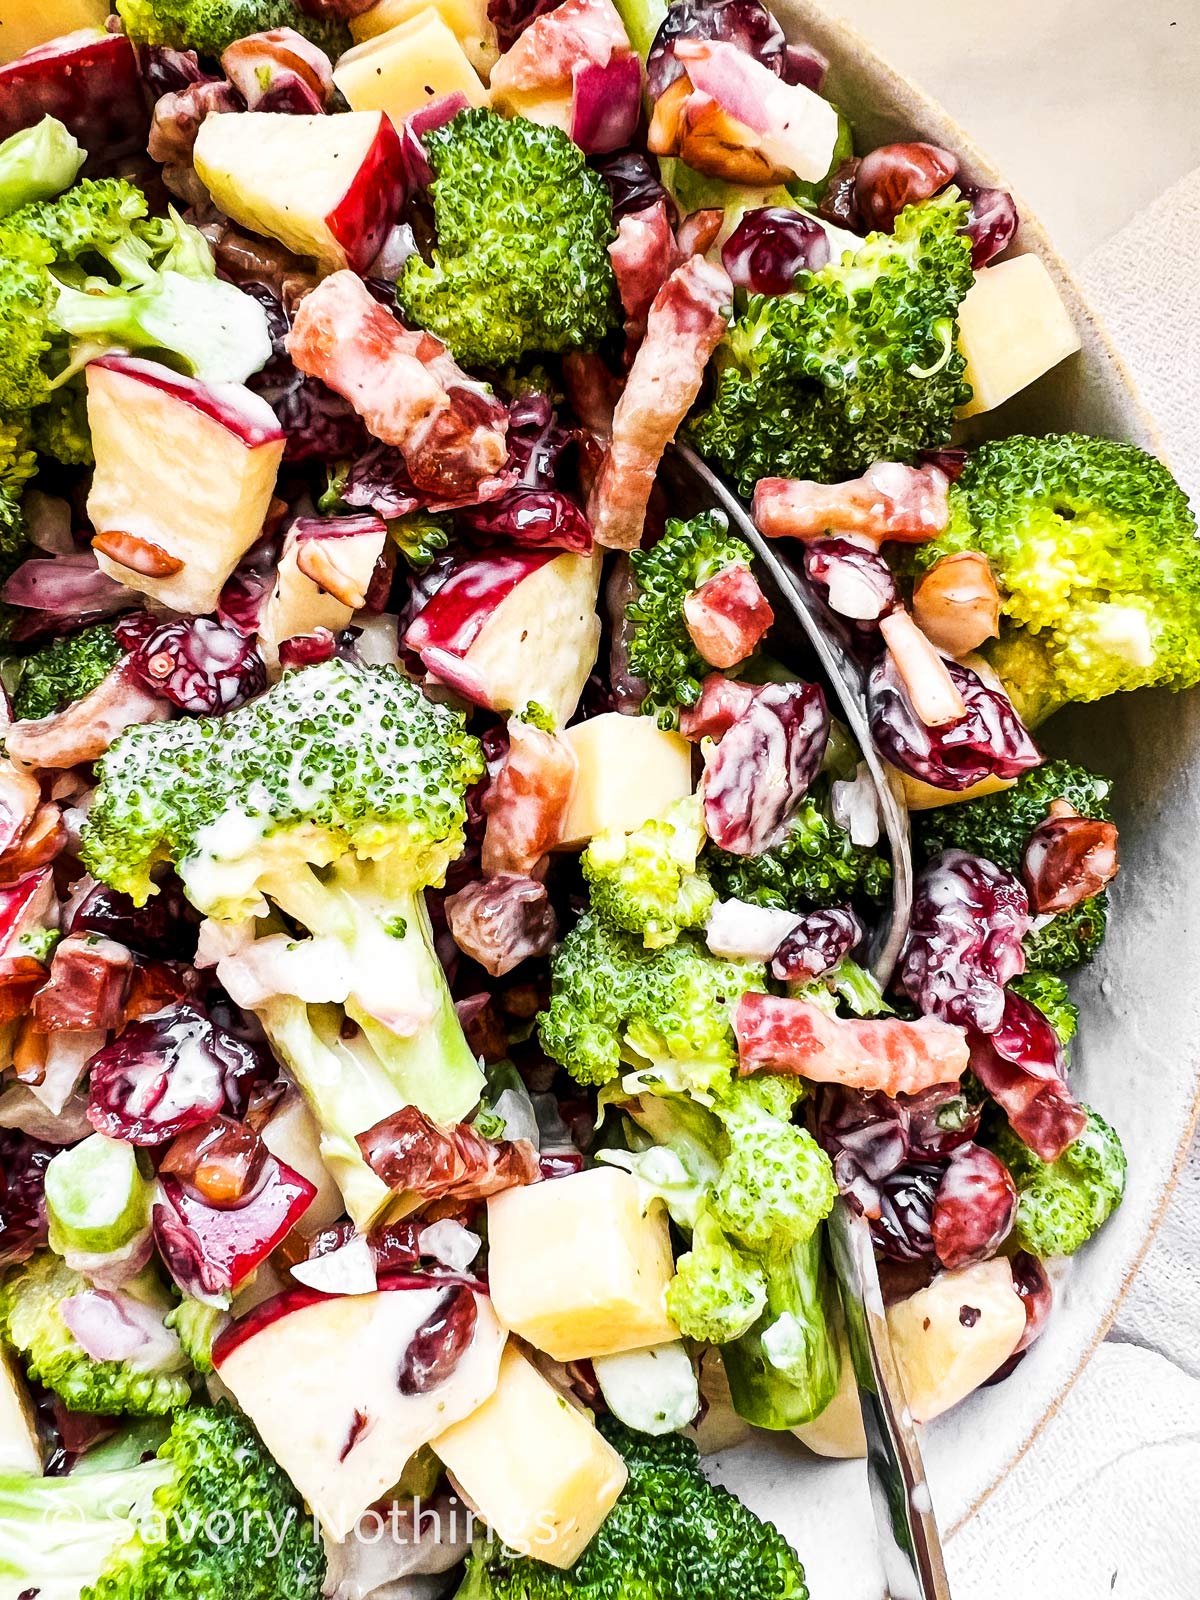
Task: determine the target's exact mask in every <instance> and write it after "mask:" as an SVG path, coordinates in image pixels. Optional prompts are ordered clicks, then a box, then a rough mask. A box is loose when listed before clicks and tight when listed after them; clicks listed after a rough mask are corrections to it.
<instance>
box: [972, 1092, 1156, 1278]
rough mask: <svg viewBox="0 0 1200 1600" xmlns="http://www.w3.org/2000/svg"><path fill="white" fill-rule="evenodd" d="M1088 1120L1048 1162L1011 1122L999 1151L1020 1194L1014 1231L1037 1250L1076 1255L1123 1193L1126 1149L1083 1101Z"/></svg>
mask: <svg viewBox="0 0 1200 1600" xmlns="http://www.w3.org/2000/svg"><path fill="white" fill-rule="evenodd" d="M1084 1110H1085V1111H1086V1112H1087V1126H1086V1127H1085V1128H1084V1130H1083V1132H1082V1133H1081V1134H1080V1135H1079V1137H1078V1138H1077V1139H1076V1140H1075V1141H1074V1143H1072V1144H1069V1145H1068V1146H1067V1148H1066V1149H1065V1150H1064V1151H1063V1153H1062V1155H1061V1156H1059V1158H1058V1160H1057V1161H1052V1162H1045V1161H1043V1160H1041V1158H1040V1157H1038V1156H1036V1155H1035V1154H1034V1153H1033V1151H1032V1150H1030V1149H1029V1147H1028V1146H1027V1145H1025V1144H1023V1143H1022V1141H1021V1140H1020V1139H1018V1138H1017V1136H1016V1134H1015V1133H1014V1132H1013V1131H1012V1129H1011V1128H1010V1127H1008V1125H1007V1124H1005V1126H1004V1127H1003V1128H1002V1129H1001V1131H1000V1133H999V1135H998V1136H997V1139H996V1154H997V1155H998V1156H999V1157H1000V1159H1001V1160H1002V1161H1003V1162H1004V1163H1005V1165H1006V1166H1007V1167H1008V1170H1009V1171H1010V1172H1011V1173H1012V1175H1013V1182H1014V1183H1015V1184H1016V1186H1017V1194H1018V1196H1019V1200H1018V1205H1017V1221H1016V1229H1015V1231H1016V1237H1017V1239H1018V1241H1019V1243H1020V1244H1021V1246H1022V1248H1023V1249H1025V1250H1028V1251H1029V1252H1030V1253H1031V1254H1032V1255H1035V1256H1070V1255H1074V1254H1075V1252H1076V1250H1078V1249H1079V1248H1080V1247H1081V1246H1082V1245H1084V1244H1086V1243H1087V1241H1088V1240H1089V1239H1090V1238H1091V1236H1092V1235H1093V1234H1094V1233H1095V1232H1096V1231H1097V1229H1098V1228H1100V1227H1102V1226H1103V1224H1104V1223H1105V1222H1107V1221H1108V1219H1109V1217H1110V1216H1111V1215H1112V1213H1113V1212H1114V1211H1115V1210H1116V1208H1117V1207H1118V1206H1119V1205H1120V1203H1121V1199H1122V1196H1123V1195H1124V1193H1125V1168H1126V1161H1125V1150H1124V1147H1123V1146H1122V1144H1121V1140H1120V1138H1119V1136H1118V1135H1117V1133H1116V1132H1115V1130H1114V1129H1112V1128H1110V1127H1109V1125H1108V1123H1107V1122H1105V1120H1104V1118H1103V1117H1102V1116H1101V1115H1100V1113H1099V1112H1098V1111H1093V1110H1092V1109H1091V1107H1090V1106H1085V1107H1084Z"/></svg>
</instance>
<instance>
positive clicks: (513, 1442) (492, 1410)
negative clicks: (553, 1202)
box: [433, 1180, 628, 1567]
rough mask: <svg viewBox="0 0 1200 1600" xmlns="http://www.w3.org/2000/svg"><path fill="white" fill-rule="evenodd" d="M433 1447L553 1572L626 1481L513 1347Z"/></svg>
mask: <svg viewBox="0 0 1200 1600" xmlns="http://www.w3.org/2000/svg"><path fill="white" fill-rule="evenodd" d="M556 1181H557V1182H562V1181H564V1180H556ZM565 1181H569V1180H565ZM545 1187H547V1188H551V1187H553V1185H551V1184H547V1185H546V1186H545ZM433 1450H434V1453H435V1454H436V1455H437V1456H438V1457H440V1459H441V1460H442V1461H443V1462H444V1463H445V1465H446V1467H447V1469H448V1470H449V1472H450V1473H451V1475H452V1476H453V1478H454V1481H455V1483H456V1484H457V1485H458V1488H459V1490H460V1491H461V1492H462V1494H463V1495H464V1497H465V1498H466V1499H467V1500H469V1501H470V1503H471V1505H472V1506H474V1508H475V1510H476V1511H477V1512H478V1513H479V1516H480V1518H481V1519H482V1520H483V1521H485V1522H486V1523H487V1524H488V1526H489V1528H490V1529H491V1530H492V1532H494V1533H496V1534H498V1535H499V1537H500V1538H501V1539H502V1540H503V1542H504V1543H505V1544H506V1545H507V1546H508V1547H509V1548H510V1549H512V1550H516V1551H519V1552H520V1553H521V1554H522V1555H531V1556H535V1557H536V1558H537V1560H539V1561H545V1562H547V1563H548V1564H549V1565H550V1566H552V1567H569V1566H571V1565H572V1564H573V1563H574V1562H575V1561H577V1560H578V1558H579V1556H580V1555H581V1553H582V1552H583V1549H584V1547H585V1545H587V1544H588V1542H589V1541H590V1540H591V1539H592V1537H593V1536H594V1535H595V1533H596V1531H597V1530H598V1529H599V1527H600V1524H601V1523H602V1522H603V1521H604V1519H605V1517H606V1516H607V1515H608V1513H609V1512H610V1511H611V1510H612V1508H613V1506H614V1505H615V1504H616V1501H617V1497H618V1496H619V1495H620V1493H621V1490H622V1489H623V1488H624V1487H625V1479H626V1477H627V1476H628V1474H627V1472H626V1469H625V1463H624V1462H623V1461H622V1460H621V1457H620V1456H619V1455H618V1454H617V1452H616V1451H615V1450H614V1449H613V1447H612V1445H610V1444H609V1442H608V1440H607V1439H604V1438H602V1437H601V1435H600V1434H599V1433H597V1431H596V1429H595V1427H594V1426H593V1424H592V1422H591V1421H590V1419H589V1418H588V1417H587V1416H586V1415H585V1414H584V1413H583V1412H582V1411H577V1410H576V1409H575V1407H574V1406H572V1405H570V1404H568V1402H567V1401H566V1400H564V1399H563V1397H562V1395H560V1394H559V1393H558V1391H557V1389H555V1388H553V1387H552V1386H551V1385H550V1384H549V1383H547V1382H546V1380H545V1378H543V1377H542V1375H541V1373H540V1372H538V1370H537V1369H536V1367H534V1366H533V1365H532V1363H531V1362H529V1361H528V1360H527V1359H526V1358H525V1357H524V1356H523V1355H522V1354H521V1353H520V1351H519V1350H516V1349H514V1348H513V1346H512V1345H511V1344H510V1345H509V1346H508V1347H507V1349H506V1350H505V1352H504V1355H503V1357H502V1358H501V1362H500V1381H499V1383H498V1384H497V1385H496V1389H495V1392H494V1393H493V1394H492V1396H491V1398H490V1399H488V1400H485V1401H484V1403H483V1404H482V1405H481V1406H480V1407H479V1409H478V1410H477V1411H473V1412H472V1413H471V1415H470V1416H469V1417H465V1418H464V1419H463V1420H462V1421H461V1422H456V1423H455V1424H454V1426H453V1427H452V1428H447V1430H446V1432H445V1433H443V1434H440V1435H439V1436H438V1437H437V1438H436V1439H434V1440H433Z"/></svg>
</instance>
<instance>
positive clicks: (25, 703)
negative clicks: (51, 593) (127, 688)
mask: <svg viewBox="0 0 1200 1600" xmlns="http://www.w3.org/2000/svg"><path fill="white" fill-rule="evenodd" d="M122 654H123V652H122V650H121V646H120V645H119V644H118V643H117V639H116V634H115V632H114V630H113V625H112V623H111V622H97V623H96V624H94V626H92V627H90V628H84V629H83V631H82V632H81V633H73V634H68V635H67V636H65V637H64V638H62V639H53V640H51V642H50V643H49V644H47V645H43V646H42V648H41V649H40V650H35V651H34V653H33V654H32V655H30V656H26V657H25V659H24V660H23V662H22V663H21V676H20V677H19V678H18V680H17V686H16V688H15V690H14V691H13V697H12V704H13V715H14V716H15V717H18V718H20V719H22V720H25V719H29V718H39V717H50V716H53V715H54V713H55V712H56V711H61V710H62V709H63V707H64V706H66V705H69V704H70V703H71V702H72V701H74V700H81V699H82V698H83V696H84V695H85V694H89V693H90V692H91V691H92V690H93V689H94V688H95V687H96V685H97V684H98V683H100V682H101V681H102V680H103V679H104V678H106V677H107V676H108V673H109V671H110V670H111V669H112V668H113V667H115V666H116V664H117V662H118V661H120V659H121V657H122Z"/></svg>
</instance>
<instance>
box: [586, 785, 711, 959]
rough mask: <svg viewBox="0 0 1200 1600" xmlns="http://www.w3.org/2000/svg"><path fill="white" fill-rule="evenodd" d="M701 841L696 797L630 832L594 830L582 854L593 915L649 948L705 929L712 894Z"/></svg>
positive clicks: (698, 803)
mask: <svg viewBox="0 0 1200 1600" xmlns="http://www.w3.org/2000/svg"><path fill="white" fill-rule="evenodd" d="M703 845H704V820H703V815H702V810H701V805H700V800H699V797H698V796H696V795H691V796H689V798H688V799H686V800H680V801H678V802H677V803H676V804H675V805H674V806H672V807H671V809H670V810H669V811H668V813H667V815H666V816H665V817H661V818H658V819H656V820H654V821H651V822H647V823H646V824H645V825H644V826H643V827H641V828H636V829H635V830H634V831H633V832H632V833H620V832H615V833H612V832H610V833H598V834H597V835H596V836H595V838H593V840H592V842H591V843H590V844H589V845H588V847H587V849H586V850H585V851H584V853H583V857H582V863H581V864H582V867H583V875H584V877H585V878H586V879H587V882H588V888H589V890H590V892H591V900H592V907H593V909H594V910H595V911H596V913H597V915H599V916H600V917H602V918H603V919H604V920H605V921H606V922H608V923H610V924H611V925H612V926H613V927H615V928H621V929H623V930H624V931H625V932H626V933H634V934H640V935H641V940H642V943H643V945H645V947H646V949H647V950H659V949H662V947H663V946H664V945H669V944H674V943H675V941H676V940H677V939H678V938H679V935H680V934H681V933H683V932H684V931H685V930H686V929H699V928H703V927H704V925H705V923H706V922H707V921H708V914H709V912H710V911H711V910H712V908H713V904H714V902H715V900H716V893H715V892H714V890H713V887H712V884H711V883H709V881H708V878H707V877H706V876H705V875H704V873H703V872H700V871H698V870H697V867H696V858H697V857H698V855H699V854H700V851H701V849H702V847H703Z"/></svg>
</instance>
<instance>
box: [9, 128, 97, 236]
mask: <svg viewBox="0 0 1200 1600" xmlns="http://www.w3.org/2000/svg"><path fill="white" fill-rule="evenodd" d="M86 160H87V151H86V150H83V149H81V148H80V145H79V141H78V140H77V139H76V137H75V135H74V134H73V133H71V132H70V130H69V129H67V128H65V127H64V126H63V124H62V123H61V122H59V120H58V119H57V117H43V118H42V120H41V121H40V122H38V123H35V124H34V126H33V127H32V128H22V129H20V130H19V131H18V132H17V133H14V134H12V135H10V137H9V138H7V139H5V140H4V142H3V144H0V217H7V216H8V215H9V213H10V212H13V211H19V210H20V208H21V207H22V206H24V205H28V204H29V203H30V202H31V201H34V200H48V199H49V198H50V197H51V196H52V195H56V194H60V193H61V192H62V190H63V189H66V188H68V187H69V186H70V185H71V184H72V183H74V182H75V179H76V178H77V177H78V175H79V169H80V167H81V166H82V165H83V163H84V162H85V161H86Z"/></svg>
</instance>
